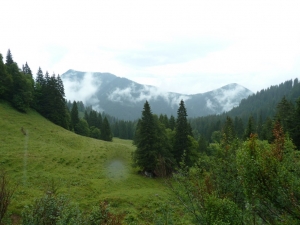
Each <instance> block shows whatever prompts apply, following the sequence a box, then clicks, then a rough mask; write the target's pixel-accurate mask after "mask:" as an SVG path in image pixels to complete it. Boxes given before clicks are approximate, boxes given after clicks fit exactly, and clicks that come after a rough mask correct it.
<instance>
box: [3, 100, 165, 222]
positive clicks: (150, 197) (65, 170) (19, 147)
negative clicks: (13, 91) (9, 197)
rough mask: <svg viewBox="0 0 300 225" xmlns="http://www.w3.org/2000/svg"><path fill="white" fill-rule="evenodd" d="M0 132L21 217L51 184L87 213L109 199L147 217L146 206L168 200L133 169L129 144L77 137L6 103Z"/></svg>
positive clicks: (157, 183)
mask: <svg viewBox="0 0 300 225" xmlns="http://www.w3.org/2000/svg"><path fill="white" fill-rule="evenodd" d="M0 127H1V129H0V143H1V148H0V168H1V169H5V170H6V171H7V173H8V176H9V178H10V180H11V181H12V182H13V183H16V184H18V187H17V190H16V192H15V195H14V198H13V201H12V204H11V207H10V212H12V213H14V214H17V215H20V213H21V211H22V209H23V207H24V206H25V205H26V204H32V203H33V202H34V199H36V198H39V197H41V196H42V195H43V193H44V192H45V191H46V190H47V189H48V187H49V185H50V184H51V183H52V181H53V182H54V183H55V185H56V186H57V187H58V188H59V189H58V191H59V193H62V194H66V195H67V196H69V198H70V199H71V201H73V202H75V203H78V204H79V206H80V207H81V208H82V209H83V210H90V209H91V207H92V206H94V205H96V204H97V203H99V201H100V200H106V201H108V202H110V203H111V206H112V207H113V209H114V210H116V211H118V212H123V213H125V212H126V218H127V219H128V218H130V219H133V220H134V219H137V220H140V219H141V218H144V217H143V212H141V211H144V207H147V209H149V207H150V208H151V207H155V206H157V204H158V205H159V202H160V201H163V200H165V199H166V198H167V193H166V189H165V186H164V185H163V184H162V181H160V180H158V179H149V178H145V177H143V176H141V175H138V174H137V172H136V171H135V170H133V169H132V168H131V166H130V163H131V160H130V158H131V152H132V151H133V150H134V146H133V145H132V142H131V141H125V140H120V139H114V140H113V142H103V141H100V140H96V139H91V138H87V137H82V136H78V135H76V134H74V133H72V132H70V131H67V130H64V129H63V128H61V127H58V126H56V125H54V124H52V123H51V122H49V121H48V120H46V119H44V118H43V117H42V116H40V115H39V114H38V113H36V112H34V111H30V112H28V113H27V114H23V113H19V112H17V111H15V110H14V109H13V108H11V107H10V106H9V105H8V104H6V103H3V102H0ZM22 127H23V130H24V131H25V132H26V133H27V135H24V134H23V132H22V131H21V128H22ZM144 222H145V221H144Z"/></svg>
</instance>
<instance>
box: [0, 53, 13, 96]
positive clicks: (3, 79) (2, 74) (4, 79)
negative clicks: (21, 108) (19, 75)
mask: <svg viewBox="0 0 300 225" xmlns="http://www.w3.org/2000/svg"><path fill="white" fill-rule="evenodd" d="M11 87H12V77H11V75H10V74H9V73H8V72H7V71H6V66H5V65H4V63H3V57H2V55H1V53H0V99H6V100H9V92H10V90H11Z"/></svg>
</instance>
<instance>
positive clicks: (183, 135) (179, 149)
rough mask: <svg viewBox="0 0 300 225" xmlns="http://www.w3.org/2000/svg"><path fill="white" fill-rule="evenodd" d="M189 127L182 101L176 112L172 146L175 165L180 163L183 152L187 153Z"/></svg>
mask: <svg viewBox="0 0 300 225" xmlns="http://www.w3.org/2000/svg"><path fill="white" fill-rule="evenodd" d="M189 133H190V126H189V124H188V121H187V112H186V109H185V106H184V101H183V100H181V101H180V104H179V108H178V110H177V120H176V128H175V142H174V146H173V155H174V158H175V160H176V162H177V163H179V162H181V160H182V156H183V153H184V151H186V153H187V154H189V152H188V147H189V137H188V136H189Z"/></svg>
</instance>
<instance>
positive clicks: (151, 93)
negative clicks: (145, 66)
mask: <svg viewBox="0 0 300 225" xmlns="http://www.w3.org/2000/svg"><path fill="white" fill-rule="evenodd" d="M157 98H162V99H163V100H164V101H165V102H166V103H167V104H169V105H171V106H172V107H173V106H178V104H179V102H180V101H181V100H182V99H183V100H184V101H185V100H187V99H189V98H190V97H189V96H187V95H179V94H175V93H168V92H165V91H162V90H160V89H159V88H156V87H151V86H145V85H144V86H143V87H142V89H140V88H139V89H138V88H136V86H135V85H134V84H133V83H132V84H131V85H130V86H128V87H126V88H124V89H120V88H116V89H115V90H114V91H113V92H112V93H110V94H109V95H108V99H109V100H111V101H116V102H123V101H125V102H126V101H129V102H132V103H137V102H145V101H146V100H147V101H151V100H157Z"/></svg>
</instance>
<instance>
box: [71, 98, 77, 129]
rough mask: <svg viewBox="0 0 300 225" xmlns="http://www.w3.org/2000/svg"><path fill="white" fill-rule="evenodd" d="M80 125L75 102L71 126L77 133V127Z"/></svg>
mask: <svg viewBox="0 0 300 225" xmlns="http://www.w3.org/2000/svg"><path fill="white" fill-rule="evenodd" d="M78 123H79V116H78V108H77V103H76V101H74V102H73V106H72V110H71V126H72V129H74V131H75V133H77V132H76V125H77V124H78Z"/></svg>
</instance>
